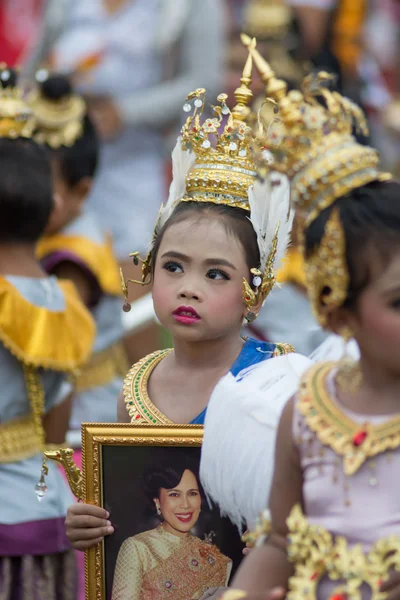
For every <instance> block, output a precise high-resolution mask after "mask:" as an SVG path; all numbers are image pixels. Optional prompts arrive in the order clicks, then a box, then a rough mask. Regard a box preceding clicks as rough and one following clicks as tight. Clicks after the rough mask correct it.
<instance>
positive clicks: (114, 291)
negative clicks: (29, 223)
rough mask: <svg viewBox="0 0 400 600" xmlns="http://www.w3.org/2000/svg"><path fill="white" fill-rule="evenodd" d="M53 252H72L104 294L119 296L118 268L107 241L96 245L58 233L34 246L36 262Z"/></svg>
mask: <svg viewBox="0 0 400 600" xmlns="http://www.w3.org/2000/svg"><path fill="white" fill-rule="evenodd" d="M55 252H72V253H73V254H75V255H76V256H77V257H78V258H79V259H80V260H81V261H82V262H83V264H85V265H86V266H87V268H88V269H89V270H90V271H91V273H93V275H94V276H95V277H96V280H97V282H98V284H99V286H100V288H101V291H102V292H103V293H104V294H109V295H110V296H120V295H121V282H120V278H119V267H118V264H117V261H116V259H115V257H114V252H113V248H112V245H111V241H110V240H109V239H107V241H106V243H105V244H96V243H95V242H93V241H92V240H90V239H89V238H86V237H82V236H79V235H63V234H61V233H60V234H54V235H47V236H44V237H43V238H42V239H41V240H40V241H39V243H38V245H37V246H36V256H37V258H38V260H42V259H44V258H46V256H49V255H50V254H53V253H55Z"/></svg>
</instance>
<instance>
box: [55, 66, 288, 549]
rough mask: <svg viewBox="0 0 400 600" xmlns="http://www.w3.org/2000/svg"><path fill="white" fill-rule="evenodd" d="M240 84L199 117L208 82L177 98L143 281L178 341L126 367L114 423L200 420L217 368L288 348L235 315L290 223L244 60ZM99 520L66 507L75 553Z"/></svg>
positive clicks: (253, 299) (272, 262)
mask: <svg viewBox="0 0 400 600" xmlns="http://www.w3.org/2000/svg"><path fill="white" fill-rule="evenodd" d="M241 81H242V85H241V86H240V87H239V88H238V89H237V90H236V92H235V97H236V100H237V105H236V106H235V107H234V108H233V109H232V110H230V109H229V108H228V106H227V104H226V95H224V94H221V95H220V96H219V104H218V106H216V107H215V108H214V111H215V117H214V118H212V119H207V120H205V121H204V122H202V120H201V113H202V110H203V107H204V102H205V90H204V89H198V90H196V91H195V92H193V93H191V94H189V96H188V98H187V101H186V103H185V105H184V110H185V111H186V112H190V111H191V110H192V109H193V108H194V113H193V115H191V116H189V117H188V119H187V121H186V123H185V125H184V127H183V129H182V132H181V137H180V138H179V139H178V143H177V146H176V148H175V150H174V152H173V182H172V184H171V188H170V195H169V200H168V203H167V204H166V206H165V207H163V208H162V210H161V212H160V216H159V220H158V223H157V225H156V229H155V234H154V238H153V243H152V246H151V250H150V253H149V255H148V256H147V258H146V259H145V260H144V262H143V280H142V281H141V282H140V283H141V284H146V283H148V282H150V281H152V282H153V299H154V306H155V310H156V314H157V316H158V318H159V319H160V321H161V323H162V324H163V325H164V326H165V327H166V328H167V329H168V330H169V331H170V332H171V334H172V337H173V341H174V348H173V349H171V350H162V351H159V352H156V353H154V354H152V355H150V356H147V357H146V358H144V359H143V360H141V361H140V362H139V363H138V364H136V365H134V366H133V367H132V369H131V370H130V372H129V373H128V375H127V378H126V380H125V384H124V393H123V397H122V398H120V403H119V420H121V421H128V422H129V421H131V422H132V423H137V424H138V425H141V424H152V425H153V424H171V423H197V424H202V423H203V422H204V418H205V414H206V410H207V405H208V400H209V397H210V394H211V392H212V390H213V388H214V387H215V385H216V383H217V381H218V380H219V379H220V378H221V377H222V376H223V375H225V374H226V373H227V372H232V373H234V374H237V373H239V371H241V370H243V369H244V368H247V367H249V366H251V365H254V364H256V363H260V362H263V361H268V360H269V359H271V358H272V357H274V356H277V355H281V354H285V353H286V352H287V351H290V350H291V348H289V347H288V346H287V345H285V344H271V343H267V342H259V341H256V340H253V339H250V338H247V339H243V338H242V337H241V330H242V325H243V320H245V321H246V322H251V321H253V320H254V319H255V318H256V316H257V312H258V310H259V308H260V306H261V305H262V303H263V302H264V300H265V298H266V297H267V295H268V292H269V291H270V290H271V288H272V287H273V285H274V282H275V272H276V269H277V266H278V265H279V263H280V260H281V258H282V257H283V255H284V253H285V249H286V244H287V240H288V236H289V233H290V227H291V221H292V214H291V212H290V210H289V188H288V183H287V180H286V178H285V177H283V176H280V175H279V174H276V175H273V174H272V175H270V174H268V176H267V177H266V178H265V181H264V182H262V181H260V180H259V179H258V171H259V168H260V167H259V164H258V163H263V160H264V159H263V157H262V153H263V147H262V145H259V144H258V142H257V140H256V138H255V137H254V135H253V133H252V130H251V128H250V127H249V126H248V125H247V123H246V119H247V118H248V116H249V113H250V111H249V109H248V108H247V103H248V101H249V100H250V99H251V95H252V94H251V91H250V89H249V86H250V83H251V57H249V61H248V62H247V64H246V67H245V69H244V73H243V77H242V80H241ZM133 258H134V260H138V259H139V257H138V256H137V254H134V255H133ZM126 308H129V307H128V306H126ZM225 417H227V415H225ZM107 519H108V514H107V513H106V511H104V510H103V509H101V508H98V507H92V506H87V505H82V504H79V505H76V506H74V507H71V508H70V511H69V516H68V518H67V532H68V535H69V539H70V540H71V541H72V542H73V545H74V546H75V547H76V548H78V549H85V548H88V547H90V546H92V545H94V544H96V543H98V542H99V541H101V539H102V538H103V536H104V535H107V534H109V533H112V531H113V528H112V526H111V524H110V522H107Z"/></svg>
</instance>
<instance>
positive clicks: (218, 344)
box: [173, 330, 244, 371]
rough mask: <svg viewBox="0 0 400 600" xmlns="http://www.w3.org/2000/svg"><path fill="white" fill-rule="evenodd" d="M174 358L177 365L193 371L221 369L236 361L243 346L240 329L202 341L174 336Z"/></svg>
mask: <svg viewBox="0 0 400 600" xmlns="http://www.w3.org/2000/svg"><path fill="white" fill-rule="evenodd" d="M173 341H174V358H175V363H176V366H177V367H179V368H180V369H188V370H191V371H196V370H198V371H204V370H207V369H212V370H219V369H221V368H223V367H226V366H227V365H228V367H229V368H230V366H231V365H232V364H233V363H234V362H235V360H236V358H237V357H238V356H239V354H240V352H241V350H242V348H243V344H244V342H243V339H242V338H241V337H240V332H239V331H236V330H235V331H234V332H231V333H230V334H229V335H228V336H224V337H222V338H218V339H214V340H205V341H201V342H187V341H186V340H182V339H181V338H174V340H173Z"/></svg>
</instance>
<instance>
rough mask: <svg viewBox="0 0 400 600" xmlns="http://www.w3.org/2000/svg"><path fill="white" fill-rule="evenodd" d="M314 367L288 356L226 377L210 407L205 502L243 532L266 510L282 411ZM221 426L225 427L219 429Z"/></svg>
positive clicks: (205, 447) (203, 463) (203, 468)
mask: <svg viewBox="0 0 400 600" xmlns="http://www.w3.org/2000/svg"><path fill="white" fill-rule="evenodd" d="M311 364H312V362H311V361H310V360H308V359H307V358H305V357H304V356H301V355H299V354H286V355H284V356H280V357H277V358H271V359H270V360H266V361H264V362H262V363H259V364H258V365H256V366H253V367H250V369H248V370H246V372H242V373H240V374H239V375H238V377H237V378H235V377H234V376H233V375H232V374H228V375H226V376H225V377H224V378H223V379H222V380H221V381H220V382H219V383H218V385H217V386H216V388H215V389H214V392H213V393H212V395H211V398H210V401H209V403H208V407H207V414H206V419H205V423H204V437H203V444H202V451H201V462H200V478H201V482H202V485H203V487H204V490H205V492H206V494H207V496H208V497H209V498H210V499H211V500H213V501H214V502H215V503H216V504H218V506H219V508H220V510H221V513H222V514H223V515H225V516H228V517H229V518H230V519H231V521H232V522H233V523H235V524H236V525H237V526H238V527H239V529H240V530H243V529H244V528H245V527H247V528H249V529H252V528H253V527H254V525H255V523H256V520H257V517H258V516H259V514H260V513H261V511H262V510H264V509H265V508H266V507H267V506H268V497H269V492H270V487H271V481H272V475H273V470H274V453H275V439H276V433H277V429H278V424H279V420H280V416H281V413H282V410H283V408H284V406H285V404H286V402H287V401H288V399H289V398H290V397H291V396H292V395H293V394H294V393H295V392H296V390H297V387H298V385H299V380H300V376H301V374H302V373H303V372H304V370H305V369H306V368H308V367H309V366H310V365H311ZM221 423H226V426H225V427H221Z"/></svg>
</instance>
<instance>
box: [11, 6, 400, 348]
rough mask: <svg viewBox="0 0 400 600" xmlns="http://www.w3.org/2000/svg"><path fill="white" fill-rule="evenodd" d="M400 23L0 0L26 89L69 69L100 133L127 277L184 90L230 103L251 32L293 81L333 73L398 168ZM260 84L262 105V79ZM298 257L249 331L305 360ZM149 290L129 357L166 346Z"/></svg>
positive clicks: (296, 9) (134, 295)
mask: <svg viewBox="0 0 400 600" xmlns="http://www.w3.org/2000/svg"><path fill="white" fill-rule="evenodd" d="M399 22H400V1H399V0H337V1H335V0H286V1H285V0H201V1H200V0H84V1H81V0H1V2H0V56H1V58H2V60H3V61H4V62H6V63H8V64H9V65H11V66H15V65H20V67H21V78H22V79H23V81H24V83H26V85H27V86H29V85H31V84H32V83H34V81H35V76H37V73H38V69H41V68H48V69H51V70H55V71H58V72H62V73H64V74H66V75H68V77H69V79H70V81H71V82H72V84H73V86H74V87H75V89H76V90H77V91H79V92H80V93H82V94H83V95H84V96H85V99H86V101H87V105H88V110H89V115H90V117H91V118H92V120H93V122H94V123H95V125H96V128H97V131H98V134H99V136H100V139H101V156H100V165H99V169H98V171H97V175H96V179H95V184H94V186H93V188H92V191H91V193H90V196H89V199H88V205H89V207H90V209H91V210H93V212H94V213H96V217H97V218H98V219H99V221H100V223H101V225H102V227H103V228H104V229H105V230H107V231H108V232H109V233H110V234H111V235H112V238H113V243H114V249H115V254H116V257H117V259H118V262H119V264H120V266H121V267H122V268H123V270H124V273H125V275H126V276H127V277H132V278H134V279H138V278H140V266H138V267H135V266H134V265H133V264H132V261H131V260H129V259H128V254H129V253H130V252H132V251H134V250H139V251H141V252H142V253H143V254H145V253H146V249H147V248H148V244H149V241H150V239H151V235H152V231H153V227H154V223H155V220H156V216H157V213H158V210H159V206H160V203H161V202H162V201H163V200H165V198H166V196H167V193H168V186H169V183H170V171H171V168H170V151H171V148H172V146H173V144H174V141H175V139H176V134H177V131H178V127H179V124H180V123H181V122H182V119H183V117H184V116H185V113H184V112H183V111H182V107H183V104H184V102H185V97H186V95H187V93H188V92H189V91H191V90H193V89H195V88H196V87H205V88H207V90H208V99H209V101H210V104H211V103H213V101H215V97H216V95H217V94H218V93H220V92H222V91H224V92H228V93H229V96H230V99H231V101H232V92H233V90H234V89H235V88H236V87H237V86H238V82H239V78H240V73H241V70H242V68H243V65H244V62H245V60H246V56H247V53H246V49H245V48H244V47H243V45H242V44H241V41H240V38H239V33H240V32H242V31H243V32H246V33H248V34H250V35H251V36H253V35H254V36H256V37H257V39H258V48H259V49H260V51H261V53H262V54H263V55H264V56H265V58H266V59H267V60H268V61H269V62H270V63H271V64H272V66H273V68H274V70H275V71H276V72H277V74H278V75H279V76H280V77H282V78H284V79H286V80H287V81H288V82H289V84H290V85H293V86H297V85H299V83H300V82H301V79H302V77H303V76H304V75H305V74H306V73H308V72H310V71H311V70H313V69H314V70H317V69H325V70H328V71H330V72H331V73H332V74H333V75H334V85H335V86H336V87H337V88H338V89H339V91H341V92H342V93H343V94H345V95H347V96H349V97H350V98H351V99H353V100H355V101H356V102H358V103H359V104H361V106H362V107H363V108H364V110H365V111H366V113H367V116H368V120H369V123H370V138H369V139H365V140H363V141H365V142H368V143H371V144H372V145H374V146H376V147H377V148H378V150H379V151H380V152H381V156H382V162H383V165H384V167H385V168H387V169H388V170H391V171H392V172H393V173H394V174H395V175H398V174H399V172H400V160H399V152H398V150H399V147H400V101H399V96H398V94H399V88H400V66H399V61H398V49H399V45H400V36H399ZM39 74H40V71H39ZM253 89H254V91H255V100H254V102H255V107H257V105H258V106H261V104H262V99H263V86H262V84H261V82H260V80H259V79H258V76H257V74H256V73H255V74H254V85H253ZM263 110H266V111H267V110H271V109H270V108H268V105H265V106H264V108H263ZM295 246H296V244H295V239H294V247H295ZM289 263H290V264H289ZM289 263H288V268H286V269H285V270H284V271H285V272H284V273H283V274H282V276H281V277H280V281H281V284H282V285H283V286H284V291H282V288H281V289H280V290H279V291H278V292H276V293H275V294H274V293H272V294H271V295H270V297H269V298H268V301H267V303H266V307H265V309H264V310H263V311H262V312H261V315H260V318H259V319H258V320H257V322H256V324H255V325H254V327H252V330H251V334H252V335H255V336H258V337H260V338H261V339H267V340H269V341H286V342H291V343H292V344H294V345H295V347H296V349H297V350H298V351H300V352H303V353H305V354H307V353H308V352H310V351H311V350H312V349H313V348H314V347H315V346H316V345H317V344H318V343H320V341H321V340H322V339H323V333H322V332H321V331H320V330H319V328H318V327H317V325H316V323H315V322H314V320H313V317H312V315H311V313H310V310H309V306H308V303H307V301H306V298H305V294H304V285H303V283H304V278H303V276H302V272H301V263H300V262H299V257H298V255H297V256H296V255H295V253H293V256H292V259H291V260H290V261H289ZM285 286H286V287H285ZM148 292H149V288H148V287H141V286H132V288H131V291H130V300H131V301H139V304H136V306H138V307H140V310H139V313H137V312H136V313H135V311H133V312H134V315H137V314H139V326H137V319H136V316H135V317H134V316H132V315H131V316H130V321H129V322H127V323H128V324H127V328H128V329H130V330H131V329H132V327H133V328H134V329H135V331H136V333H135V335H133V336H131V351H130V353H129V354H130V357H131V358H133V359H139V358H140V357H142V356H144V355H145V354H147V353H149V352H151V351H153V350H154V349H155V348H157V347H159V346H160V344H161V345H166V344H168V343H169V342H168V338H167V337H166V336H165V332H162V331H161V329H160V328H157V327H156V326H155V325H154V319H153V314H152V305H151V299H150V297H149V295H148ZM142 296H144V297H145V299H143V298H142V303H141V304H140V298H141V297H142ZM293 308H294V312H293ZM282 311H283V313H282ZM299 316H300V317H301V318H300V321H299ZM282 317H283V318H282ZM135 319H136V320H135ZM299 322H300V325H299ZM139 329H140V332H139Z"/></svg>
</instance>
